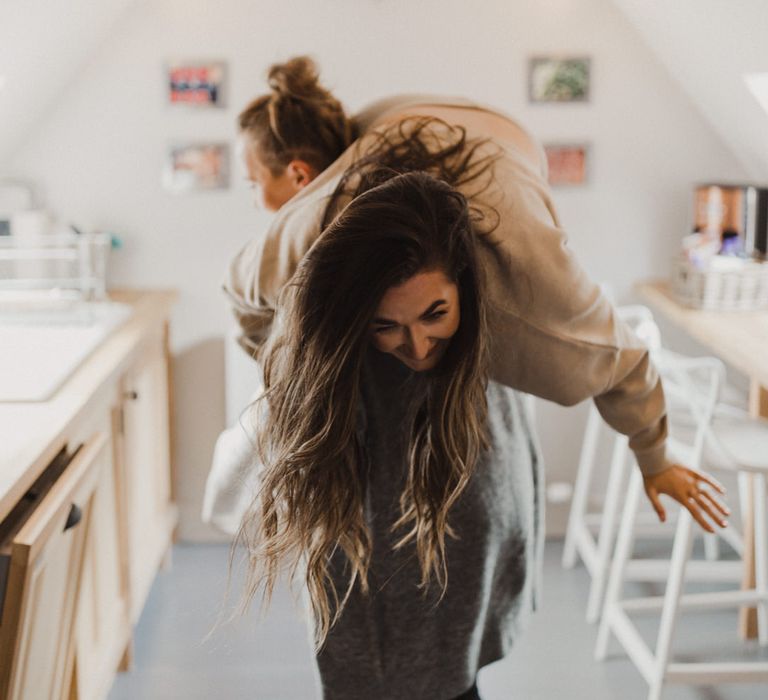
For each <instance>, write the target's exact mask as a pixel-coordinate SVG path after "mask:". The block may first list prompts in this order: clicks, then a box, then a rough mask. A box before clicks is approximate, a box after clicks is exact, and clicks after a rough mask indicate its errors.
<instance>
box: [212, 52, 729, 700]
mask: <svg viewBox="0 0 768 700" xmlns="http://www.w3.org/2000/svg"><path fill="white" fill-rule="evenodd" d="M278 76H279V78H278ZM270 80H271V86H272V88H273V93H272V95H270V96H265V97H263V98H259V99H258V100H256V101H254V102H253V103H252V104H251V105H249V107H248V108H247V109H246V110H245V111H244V112H243V114H242V115H241V118H240V127H241V131H242V133H243V137H244V140H245V158H246V164H247V166H248V169H249V173H250V175H251V177H252V179H253V180H254V182H255V183H256V184H258V185H259V187H260V188H261V191H262V195H263V196H262V199H263V201H264V203H265V204H266V205H267V206H268V207H269V208H272V209H275V210H278V215H277V217H276V219H275V221H274V222H273V224H272V226H271V227H270V229H269V231H268V232H267V234H266V235H265V236H262V237H259V238H258V239H256V240H255V241H253V242H252V243H250V244H249V245H248V246H247V247H246V248H245V249H244V250H243V252H242V253H241V254H240V255H239V256H238V258H237V259H236V260H235V261H234V263H233V265H232V267H231V269H230V272H229V275H228V278H227V281H226V283H225V289H226V291H227V293H228V294H229V296H230V298H231V299H232V301H233V303H234V307H235V312H236V315H237V316H238V318H239V320H240V321H241V324H242V327H243V331H244V334H243V338H242V345H243V347H245V348H246V349H248V350H249V352H251V353H252V354H253V355H254V356H255V357H256V358H257V359H258V360H259V361H260V363H261V364H262V366H263V369H264V383H265V394H264V399H263V401H260V402H258V403H257V406H260V407H261V408H263V411H260V412H257V413H258V414H259V415H258V416H254V421H255V426H256V430H257V432H258V436H259V456H260V462H261V464H262V465H263V467H262V469H261V472H260V475H259V483H260V485H259V491H258V494H257V495H256V497H255V498H254V499H253V501H252V502H251V503H250V507H249V508H248V510H247V512H246V513H245V515H244V517H243V518H242V520H241V523H240V528H239V531H238V533H237V534H238V537H237V539H236V542H243V543H244V544H245V545H246V547H247V551H248V552H249V561H250V564H251V567H250V575H249V580H248V587H247V598H248V599H250V597H252V596H253V594H255V593H256V592H257V591H258V590H259V589H260V587H263V589H264V591H265V592H266V593H267V595H268V594H269V592H270V591H271V588H272V586H273V585H274V583H275V580H276V578H277V577H278V575H279V573H280V571H281V570H282V568H283V567H284V566H287V567H288V570H289V571H292V572H294V573H295V572H296V571H299V570H300V571H302V572H303V573H304V575H305V580H306V585H307V591H308V594H309V599H310V603H311V608H312V611H313V621H314V627H315V640H316V650H317V662H318V667H319V669H320V675H321V679H322V684H323V689H324V693H325V697H327V698H339V699H343V698H372V699H374V698H401V697H413V698H425V699H427V698H435V699H448V698H455V697H465V698H472V697H477V690H476V686H475V676H476V673H477V671H478V670H479V668H481V667H482V666H483V665H486V664H488V663H490V662H492V661H494V660H496V659H498V658H501V656H503V655H504V654H505V653H506V652H507V650H508V649H509V647H510V645H511V644H512V642H513V640H514V638H515V635H516V633H517V631H518V630H519V629H520V627H521V625H522V624H523V623H524V621H525V619H526V613H527V612H528V611H529V610H531V609H533V608H535V606H536V601H537V596H538V580H539V569H540V565H541V550H542V547H543V532H542V523H543V498H542V492H541V489H540V488H539V485H540V483H541V462H540V459H539V457H538V451H537V449H536V441H535V437H534V435H533V432H532V430H531V429H530V425H529V424H528V420H527V417H526V415H525V412H524V411H523V410H522V409H521V400H520V395H519V393H518V391H519V390H522V391H525V392H528V393H532V394H535V395H538V396H542V397H545V398H548V399H551V400H555V401H558V402H560V403H563V404H567V405H570V404H573V403H576V402H578V401H581V400H583V399H585V398H587V397H590V396H591V397H594V400H595V401H596V403H597V404H598V407H599V408H600V410H601V412H602V414H603V416H604V417H605V419H606V420H607V421H608V422H609V423H610V424H611V425H612V426H613V427H614V428H616V429H617V430H619V431H621V432H623V433H625V434H627V435H629V436H630V446H631V447H632V449H633V450H634V452H635V455H636V457H637V461H638V464H639V466H640V468H641V470H642V471H643V475H644V479H645V485H646V492H647V493H648V496H649V498H650V499H651V501H652V502H653V504H654V506H655V507H656V509H657V512H658V513H659V516H660V517H663V508H662V506H661V504H660V503H659V500H658V494H659V493H666V494H668V495H670V496H672V497H673V498H676V499H677V500H679V501H680V502H681V503H684V504H685V505H686V507H688V508H689V510H691V512H692V514H693V515H694V517H695V518H696V519H697V520H698V522H699V523H700V524H701V525H702V527H705V528H706V529H708V530H710V531H711V530H712V526H711V525H710V523H709V522H708V520H707V519H705V517H704V515H705V514H706V516H708V518H709V519H711V520H713V521H714V522H716V523H717V524H719V525H721V526H723V525H724V514H725V513H726V508H725V506H724V505H722V504H721V503H720V502H719V500H718V499H716V498H715V497H714V496H712V495H711V494H710V493H709V492H708V491H707V490H706V489H704V488H703V484H708V485H710V486H712V487H713V488H715V489H716V490H721V487H720V486H719V485H718V484H717V483H716V482H715V481H714V480H712V479H711V478H710V477H708V476H707V475H705V474H702V473H700V472H695V471H693V470H690V469H688V468H686V467H684V466H682V465H678V464H674V463H672V462H670V461H668V460H667V458H666V455H665V450H664V440H665V436H666V421H665V410H664V399H663V392H662V389H661V384H660V381H659V378H658V375H657V374H656V372H655V370H654V368H653V366H652V365H651V363H650V360H649V357H648V351H647V349H646V348H645V347H643V346H642V344H641V343H639V341H638V340H637V339H636V338H634V336H633V335H632V334H631V333H630V332H629V330H628V329H627V328H626V327H624V326H623V325H622V324H621V323H620V322H619V321H618V320H617V319H616V317H615V315H614V313H613V310H612V307H611V306H610V304H609V303H608V302H607V301H606V300H605V298H604V297H603V296H602V294H601V293H600V291H599V289H598V287H597V286H596V285H594V284H593V283H592V282H590V281H589V280H588V279H587V277H586V276H585V275H584V273H583V272H582V270H581V268H580V267H579V265H578V264H577V262H576V261H575V259H574V257H573V255H572V254H571V253H570V251H569V250H568V248H567V245H566V243H565V236H564V234H563V232H562V231H561V230H560V229H559V228H558V225H557V218H556V215H555V213H554V209H553V207H552V204H551V200H550V197H549V192H548V188H547V186H546V181H545V174H546V171H545V163H544V161H543V158H542V156H541V152H540V149H538V148H537V147H536V146H535V145H534V144H533V142H532V141H531V140H530V138H529V137H528V136H527V134H525V132H524V131H523V130H522V129H521V128H520V127H519V126H518V125H516V124H515V123H514V122H512V121H511V120H509V119H508V118H506V117H504V116H503V115H500V114H498V113H496V112H493V111H491V110H487V109H484V108H481V107H478V106H476V105H472V104H471V103H467V102H466V101H461V100H445V101H442V103H441V101H440V100H437V99H435V98H432V99H427V98H408V99H403V100H397V99H395V100H391V101H389V102H387V103H380V104H379V105H377V106H374V107H372V108H370V109H369V110H367V111H366V112H364V113H363V114H362V115H361V116H359V117H358V118H357V119H356V120H352V121H350V120H347V118H346V117H344V116H343V111H340V106H339V105H338V102H335V101H332V98H331V97H330V95H329V93H327V92H326V91H324V90H322V88H320V86H319V85H318V84H317V75H316V71H315V70H314V66H313V64H312V63H311V62H309V61H308V59H304V58H300V59H294V60H293V61H291V62H289V63H288V64H285V65H282V66H275V67H273V68H272V69H271V73H270ZM331 101H332V102H331ZM288 104H290V109H288V107H287V105H288ZM326 108H327V109H326ZM281 110H283V111H281ZM313 110H314V111H313ZM298 114H301V115H302V116H301V118H298V117H297V116H296V115H298ZM313 114H314V117H313V116H312V115H313ZM323 115H325V116H323ZM329 115H332V116H329ZM312 119H317V120H319V121H320V122H322V123H323V124H324V128H322V129H320V128H319V127H318V129H317V133H321V134H326V135H327V134H335V136H333V137H332V138H331V137H330V136H329V137H328V138H325V136H324V137H323V138H322V139H320V141H321V142H322V143H326V142H327V143H334V144H336V145H335V148H336V151H335V152H334V151H333V149H331V150H328V151H326V150H325V149H324V148H323V149H319V150H323V153H324V155H323V157H322V158H316V157H315V156H316V151H317V150H318V149H316V150H313V145H312V144H313V143H314V141H313V138H312V134H313V129H314V126H313V124H312ZM325 127H327V128H325ZM355 135H358V138H357V139H356V140H353V139H354V136H355ZM329 158H330V159H331V160H330V162H327V161H328V159H329ZM691 493H694V497H693V498H691V499H689V495H690V494H691Z"/></svg>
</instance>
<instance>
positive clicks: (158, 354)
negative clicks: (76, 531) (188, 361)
mask: <svg viewBox="0 0 768 700" xmlns="http://www.w3.org/2000/svg"><path fill="white" fill-rule="evenodd" d="M122 395H123V402H122V408H123V420H122V435H121V442H122V445H123V447H122V454H123V467H122V472H123V475H124V482H125V487H126V506H127V519H128V523H127V525H128V544H129V578H130V589H131V590H130V607H131V622H132V623H135V622H136V621H137V620H138V618H139V615H140V614H141V610H142V609H143V607H144V603H145V602H146V599H147V595H148V594H149V589H150V587H151V586H152V582H153V580H154V578H155V576H156V574H157V571H158V568H159V566H160V563H161V561H162V559H163V556H164V555H165V554H166V552H167V551H168V549H169V547H170V546H171V544H172V539H173V531H174V529H175V527H176V523H177V520H178V516H177V509H176V507H175V505H174V504H173V503H172V501H171V467H170V438H169V415H168V368H167V359H166V352H165V344H164V338H163V334H162V329H158V333H156V334H154V335H152V336H150V337H148V338H147V341H146V343H145V344H144V346H143V349H142V351H141V352H140V353H139V354H138V355H137V358H136V362H135V363H134V365H133V367H132V368H131V369H130V370H129V371H128V372H127V373H126V374H125V376H124V377H123V382H122Z"/></svg>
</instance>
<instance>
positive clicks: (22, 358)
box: [0, 302, 131, 401]
mask: <svg viewBox="0 0 768 700" xmlns="http://www.w3.org/2000/svg"><path fill="white" fill-rule="evenodd" d="M130 315H131V307H130V306H129V305H128V304H118V303H115V302H82V303H80V304H75V305H69V306H68V307H66V308H62V309H51V308H37V309H30V308H27V309H24V310H23V311H22V310H9V309H0V401H47V400H48V399H50V398H51V397H52V396H53V394H55V393H56V391H57V390H58V388H59V387H60V386H61V385H62V384H63V383H64V382H65V381H66V379H67V378H68V377H69V376H70V375H71V374H72V373H73V372H74V371H75V370H76V369H77V368H78V367H79V366H80V365H81V364H82V362H83V361H84V360H85V359H86V358H87V357H88V356H89V355H90V354H91V352H93V350H94V349H95V348H96V346H97V345H98V344H99V343H100V342H101V341H102V340H103V339H104V338H105V337H106V336H107V335H108V334H109V333H110V332H111V331H112V330H113V329H114V328H115V327H116V326H119V325H121V324H122V323H124V322H125V321H126V320H127V319H128V317H129V316H130Z"/></svg>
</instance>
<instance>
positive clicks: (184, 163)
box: [163, 143, 229, 194]
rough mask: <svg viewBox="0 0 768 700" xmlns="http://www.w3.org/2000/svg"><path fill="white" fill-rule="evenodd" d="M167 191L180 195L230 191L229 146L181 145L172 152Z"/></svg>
mask: <svg viewBox="0 0 768 700" xmlns="http://www.w3.org/2000/svg"><path fill="white" fill-rule="evenodd" d="M163 185H164V186H165V189H167V190H168V191H170V192H174V193H177V194H181V193H186V192H200V191H206V190H225V189H227V188H228V187H229V144H226V143H181V144H174V145H171V146H170V147H169V148H168V156H167V161H166V165H165V172H164V173H163Z"/></svg>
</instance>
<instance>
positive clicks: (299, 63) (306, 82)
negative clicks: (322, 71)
mask: <svg viewBox="0 0 768 700" xmlns="http://www.w3.org/2000/svg"><path fill="white" fill-rule="evenodd" d="M267 82H268V84H269V87H270V88H271V89H272V91H273V92H276V93H278V94H279V95H281V96H286V97H297V98H300V99H302V98H303V99H313V98H317V97H318V96H319V94H322V93H324V92H325V91H324V90H323V89H322V88H321V87H320V86H319V85H318V72H317V66H316V65H315V62H314V61H313V60H312V59H311V58H309V56H296V57H295V58H291V59H289V60H288V61H286V62H285V63H275V64H274V65H272V66H270V68H269V72H268V73H267Z"/></svg>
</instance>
